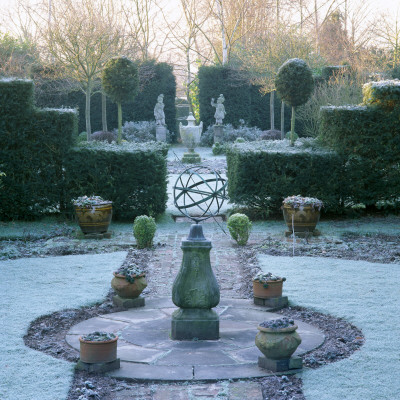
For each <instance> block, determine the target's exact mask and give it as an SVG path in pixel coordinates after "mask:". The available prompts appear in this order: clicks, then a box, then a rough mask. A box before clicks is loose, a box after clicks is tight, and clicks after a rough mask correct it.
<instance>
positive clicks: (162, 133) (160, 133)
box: [156, 125, 167, 142]
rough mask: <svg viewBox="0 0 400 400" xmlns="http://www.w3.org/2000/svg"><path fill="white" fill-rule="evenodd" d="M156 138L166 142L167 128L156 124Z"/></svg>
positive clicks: (158, 140)
mask: <svg viewBox="0 0 400 400" xmlns="http://www.w3.org/2000/svg"><path fill="white" fill-rule="evenodd" d="M156 139H157V142H166V141H167V128H166V127H165V126H163V125H157V126H156Z"/></svg>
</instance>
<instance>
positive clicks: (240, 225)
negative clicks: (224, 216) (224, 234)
mask: <svg viewBox="0 0 400 400" xmlns="http://www.w3.org/2000/svg"><path fill="white" fill-rule="evenodd" d="M227 225H228V229H229V233H230V234H231V236H232V239H234V240H235V241H236V242H237V244H238V245H240V246H244V245H245V244H246V243H247V241H248V240H249V235H250V230H251V222H250V220H249V217H248V216H247V215H245V214H241V213H236V214H232V215H231V216H230V217H229V218H228V224H227Z"/></svg>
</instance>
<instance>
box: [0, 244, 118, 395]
mask: <svg viewBox="0 0 400 400" xmlns="http://www.w3.org/2000/svg"><path fill="white" fill-rule="evenodd" d="M125 256H126V252H116V253H110V254H98V255H93V254H89V255H79V256H64V257H49V258H29V259H19V260H12V261H3V262H0V275H1V281H0V294H1V295H0V327H1V329H0V399H1V400H28V399H29V400H39V399H40V400H64V399H65V398H66V397H67V393H68V390H69V387H70V384H71V380H72V376H73V366H74V364H71V363H68V362H66V361H62V360H57V359H55V358H53V357H51V356H48V355H46V354H43V353H40V352H38V351H34V350H31V349H29V348H27V347H25V345H24V341H23V336H24V335H25V333H26V331H27V328H28V326H29V323H30V322H31V321H32V320H34V319H35V318H37V317H39V316H41V315H45V314H49V313H51V312H54V311H59V310H62V309H63V308H76V307H80V306H84V305H88V304H90V303H95V302H96V301H99V300H101V299H102V298H103V297H104V296H105V295H106V294H107V292H108V290H109V286H110V281H111V278H112V271H113V270H115V269H116V268H118V267H119V266H120V265H121V264H122V262H123V260H124V259H125Z"/></svg>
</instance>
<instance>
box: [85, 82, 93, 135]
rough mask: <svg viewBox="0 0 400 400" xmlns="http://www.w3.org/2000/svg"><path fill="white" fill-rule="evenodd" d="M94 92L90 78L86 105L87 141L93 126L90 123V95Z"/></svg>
mask: <svg viewBox="0 0 400 400" xmlns="http://www.w3.org/2000/svg"><path fill="white" fill-rule="evenodd" d="M91 94H92V82H91V80H90V79H89V80H88V82H87V86H86V107H85V120H86V135H87V136H86V137H87V141H88V142H89V141H90V135H91V134H92V127H91V125H90V96H91Z"/></svg>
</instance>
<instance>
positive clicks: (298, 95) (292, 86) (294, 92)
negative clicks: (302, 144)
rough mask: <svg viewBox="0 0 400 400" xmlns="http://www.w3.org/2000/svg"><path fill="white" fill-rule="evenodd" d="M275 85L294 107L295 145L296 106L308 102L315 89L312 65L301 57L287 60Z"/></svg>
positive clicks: (283, 98) (291, 136)
mask: <svg viewBox="0 0 400 400" xmlns="http://www.w3.org/2000/svg"><path fill="white" fill-rule="evenodd" d="M275 87H276V91H277V92H278V94H279V96H280V97H281V99H282V100H283V101H284V102H285V103H286V104H288V105H289V106H291V107H292V120H291V130H290V142H291V145H292V146H293V145H294V140H295V139H294V125H295V115H296V107H297V106H300V105H302V104H304V103H306V102H307V100H308V99H309V98H310V96H311V93H312V91H313V89H314V79H313V76H312V72H311V69H310V67H309V66H308V65H307V63H306V62H305V61H304V60H301V59H299V58H292V59H290V60H287V61H286V62H285V63H283V64H282V65H281V67H280V68H279V70H278V74H277V76H276V78H275Z"/></svg>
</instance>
